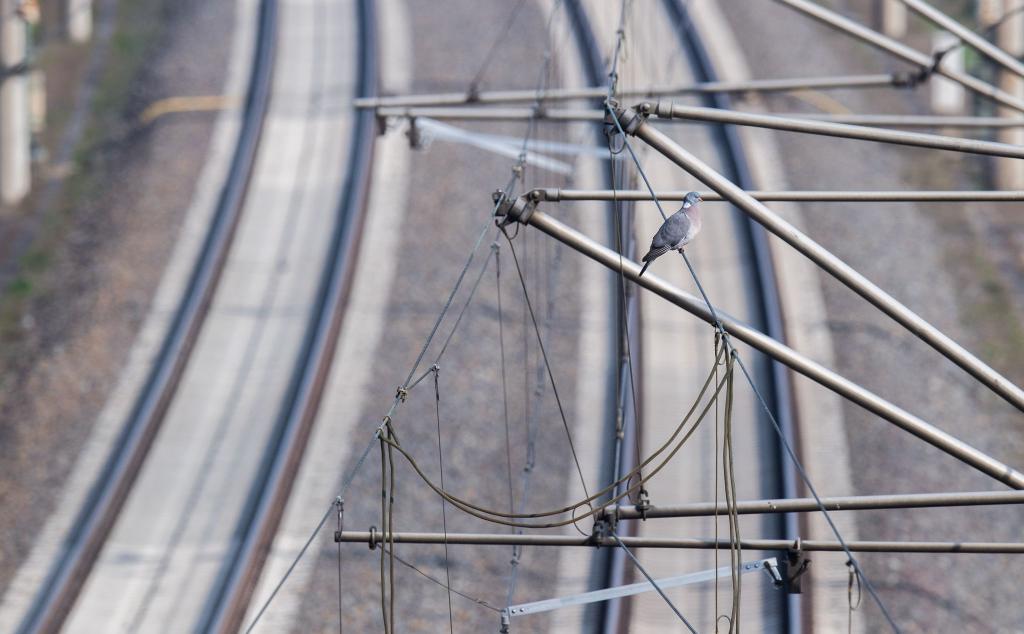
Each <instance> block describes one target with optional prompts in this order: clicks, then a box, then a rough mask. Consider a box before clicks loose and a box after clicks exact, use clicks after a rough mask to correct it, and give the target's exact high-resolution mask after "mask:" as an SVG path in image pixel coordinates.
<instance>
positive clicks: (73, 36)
mask: <svg viewBox="0 0 1024 634" xmlns="http://www.w3.org/2000/svg"><path fill="white" fill-rule="evenodd" d="M64 6H65V10H66V11H67V15H65V20H64V26H65V28H66V29H67V33H68V39H69V40H71V41H72V42H75V43H76V44H84V43H86V42H88V41H89V39H90V38H92V0H65V5H64Z"/></svg>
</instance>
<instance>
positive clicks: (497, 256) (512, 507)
mask: <svg viewBox="0 0 1024 634" xmlns="http://www.w3.org/2000/svg"><path fill="white" fill-rule="evenodd" d="M491 248H492V249H494V274H495V278H496V282H495V288H496V289H497V295H498V347H499V349H500V351H501V407H502V414H503V418H504V420H505V464H506V467H507V469H508V512H509V513H515V512H516V504H515V492H514V491H513V484H512V426H511V425H510V424H509V419H508V377H507V372H506V370H505V325H504V322H505V318H504V312H503V310H502V306H501V245H500V244H499V243H498V242H497V241H495V242H494V244H492V245H491ZM513 554H514V553H513Z"/></svg>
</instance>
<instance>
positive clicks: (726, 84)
mask: <svg viewBox="0 0 1024 634" xmlns="http://www.w3.org/2000/svg"><path fill="white" fill-rule="evenodd" d="M71 1H74V0H71ZM901 85H903V83H902V82H901V81H900V78H899V77H898V76H896V75H891V74H874V75H847V76H843V75H840V76H837V77H806V78H801V77H798V78H794V79H750V80H746V81H708V82H701V83H697V84H688V85H682V86H681V85H678V84H674V85H664V86H653V87H651V88H646V89H619V90H618V91H617V94H618V96H619V97H641V98H642V97H658V96H668V95H699V94H707V93H745V92H758V93H770V92H787V91H791V90H829V89H848V88H886V87H892V86H901ZM607 95H608V87H607V86H588V87H586V88H551V89H548V90H541V91H536V90H491V91H484V92H480V93H477V94H475V95H469V94H467V93H464V92H455V93H435V94H423V95H395V96H390V97H367V98H360V99H356V100H355V101H354V102H353V103H354V105H355V106H356V107H357V108H382V107H398V106H401V107H415V106H459V105H468V104H488V103H517V102H520V103H522V102H529V103H532V102H534V101H537V100H540V101H565V100H570V99H604V97H605V96H607Z"/></svg>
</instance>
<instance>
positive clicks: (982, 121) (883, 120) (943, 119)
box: [776, 79, 1024, 146]
mask: <svg viewBox="0 0 1024 634" xmlns="http://www.w3.org/2000/svg"><path fill="white" fill-rule="evenodd" d="M943 81H947V80H945V79H944V80H943ZM956 88H957V89H960V88H961V86H959V85H956ZM776 116H782V117H792V118H796V119H811V120H813V121H829V122H831V123H849V124H852V125H862V126H871V127H890V128H990V129H1003V128H1024V117H968V116H930V115H888V114H840V115H833V114H803V113H801V114H791V115H785V114H783V115H776ZM1009 145H1013V146H1016V145H1017V144H1009Z"/></svg>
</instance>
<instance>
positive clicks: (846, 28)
mask: <svg viewBox="0 0 1024 634" xmlns="http://www.w3.org/2000/svg"><path fill="white" fill-rule="evenodd" d="M775 1H776V2H781V3H782V4H784V5H786V6H788V7H791V8H793V9H796V10H797V11H800V12H801V13H804V14H805V15H807V16H809V17H812V18H814V19H815V20H818V21H819V22H822V23H823V24H825V25H827V26H829V27H832V28H834V29H837V30H839V31H842V32H844V33H847V34H848V35H851V36H853V37H856V38H858V39H861V40H863V41H864V42H867V43H868V44H871V45H872V46H875V47H877V48H880V49H882V50H884V51H886V52H888V53H890V54H892V55H894V56H896V57H899V58H900V59H902V60H903V61H906V62H910V63H911V64H915V65H917V66H918V67H920V68H921V69H922V70H924V69H928V68H931V66H932V57H931V56H930V55H925V54H924V53H922V52H920V51H918V50H915V49H912V48H910V47H909V46H906V45H904V44H902V43H900V42H897V41H896V40H894V39H892V38H889V37H886V36H884V35H882V34H881V33H879V32H878V31H874V30H872V29H869V28H867V27H865V26H863V25H861V24H858V23H856V22H854V21H853V20H850V19H849V18H846V17H843V16H842V15H839V14H838V13H836V12H835V11H831V10H829V9H826V8H825V7H823V6H821V5H819V4H815V3H814V2H809V1H808V0H775ZM935 72H936V73H939V74H940V75H942V76H944V77H947V78H949V79H952V80H953V81H955V82H957V83H958V84H961V85H963V86H965V87H967V88H970V89H971V90H973V91H974V92H976V93H978V94H980V95H984V96H986V97H988V98H989V99H992V100H994V101H997V102H999V103H1001V104H1003V105H1004V106H1009V107H1010V108H1013V109H1015V110H1019V111H1021V112H1024V101H1022V100H1021V99H1019V98H1017V97H1014V96H1013V95H1011V94H1009V93H1007V92H1004V91H1002V90H1000V89H998V88H996V87H995V86H993V85H992V84H989V83H987V82H984V81H981V80H980V79H978V78H976V77H972V76H971V75H968V74H967V73H962V72H960V71H956V70H951V69H948V68H945V67H944V66H943V65H942V64H939V65H938V66H937V67H936V68H935Z"/></svg>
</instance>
